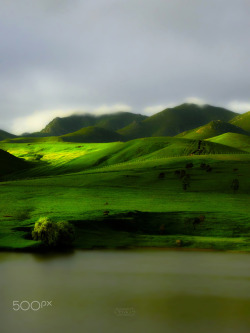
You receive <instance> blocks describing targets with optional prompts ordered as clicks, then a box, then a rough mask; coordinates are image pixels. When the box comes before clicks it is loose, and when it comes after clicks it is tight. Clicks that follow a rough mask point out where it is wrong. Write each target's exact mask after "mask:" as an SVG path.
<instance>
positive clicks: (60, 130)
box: [41, 112, 147, 136]
mask: <svg viewBox="0 0 250 333" xmlns="http://www.w3.org/2000/svg"><path fill="white" fill-rule="evenodd" d="M146 118H147V117H146V116H143V115H140V114H134V113H130V112H118V113H114V114H105V115H101V116H95V115H91V114H84V115H72V116H69V117H63V118H59V117H57V118H55V119H53V120H52V121H51V122H50V123H49V124H48V125H47V126H46V127H45V128H44V129H43V130H42V131H41V134H42V135H44V134H45V135H47V136H60V135H64V134H68V133H73V132H75V131H78V130H80V129H81V128H83V127H89V126H97V127H101V128H104V129H107V130H112V131H116V130H118V129H120V128H122V127H125V126H127V125H129V124H130V123H132V122H133V121H134V120H136V121H141V120H144V119H146Z"/></svg>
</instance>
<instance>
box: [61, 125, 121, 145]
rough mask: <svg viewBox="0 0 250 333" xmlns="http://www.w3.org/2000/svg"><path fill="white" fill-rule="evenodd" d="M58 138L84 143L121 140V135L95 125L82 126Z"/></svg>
mask: <svg viewBox="0 0 250 333" xmlns="http://www.w3.org/2000/svg"><path fill="white" fill-rule="evenodd" d="M59 138H60V139H62V141H65V142H86V143H90V142H93V143H101V142H116V141H122V136H121V135H120V134H118V133H116V132H114V131H110V130H107V129H105V128H101V127H96V126H89V127H84V128H82V129H80V130H79V131H76V132H74V133H69V134H65V135H61V136H60V137H59Z"/></svg>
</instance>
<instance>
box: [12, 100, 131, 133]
mask: <svg viewBox="0 0 250 333" xmlns="http://www.w3.org/2000/svg"><path fill="white" fill-rule="evenodd" d="M77 109H78V110H81V111H76V110H77ZM119 111H122V112H129V111H132V108H131V107H130V106H129V105H126V104H122V103H119V104H114V105H101V106H98V107H79V108H75V109H74V110H73V109H64V110H62V109H60V110H59V109H58V110H42V111H35V112H34V113H33V114H31V115H29V116H25V117H18V118H15V119H14V121H13V124H12V127H11V130H12V133H14V134H17V135H20V134H22V133H25V132H37V131H41V130H42V129H43V128H44V127H45V126H46V125H47V124H48V123H49V122H50V121H51V120H52V119H54V118H56V117H67V116H70V115H72V114H84V113H91V114H94V115H100V114H107V113H115V112H119Z"/></svg>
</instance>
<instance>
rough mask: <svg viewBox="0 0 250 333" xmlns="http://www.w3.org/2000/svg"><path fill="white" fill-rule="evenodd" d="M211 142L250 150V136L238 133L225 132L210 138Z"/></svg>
mask: <svg viewBox="0 0 250 333" xmlns="http://www.w3.org/2000/svg"><path fill="white" fill-rule="evenodd" d="M208 140H209V141H210V142H214V143H219V144H222V145H225V146H229V147H233V148H237V149H240V150H243V151H247V152H250V136H248V135H242V134H237V133H225V134H222V135H219V136H215V137H213V138H211V139H208Z"/></svg>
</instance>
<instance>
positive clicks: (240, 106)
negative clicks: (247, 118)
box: [227, 101, 250, 113]
mask: <svg viewBox="0 0 250 333" xmlns="http://www.w3.org/2000/svg"><path fill="white" fill-rule="evenodd" d="M227 107H228V109H230V110H232V111H235V112H239V113H244V112H247V111H250V102H240V101H232V102H230V103H228V106H227Z"/></svg>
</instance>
